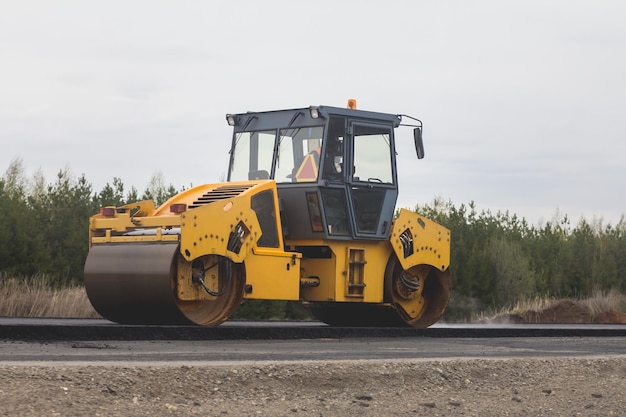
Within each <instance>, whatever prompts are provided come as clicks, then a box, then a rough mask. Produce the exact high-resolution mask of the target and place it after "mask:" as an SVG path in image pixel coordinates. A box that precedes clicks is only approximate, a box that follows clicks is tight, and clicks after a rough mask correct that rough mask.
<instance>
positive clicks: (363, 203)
mask: <svg viewBox="0 0 626 417" xmlns="http://www.w3.org/2000/svg"><path fill="white" fill-rule="evenodd" d="M348 135H349V139H350V140H349V141H348V143H349V146H350V149H349V161H350V164H349V165H348V167H346V171H347V172H346V177H347V185H348V187H347V188H348V196H349V198H348V200H349V205H350V212H351V214H352V215H351V216H350V217H351V220H352V229H353V231H354V235H355V237H359V238H367V239H386V238H387V237H388V235H389V230H390V227H391V220H392V218H393V213H394V209H395V204H396V200H397V197H398V186H397V179H396V161H395V146H394V136H393V126H392V125H391V124H380V123H369V122H362V121H350V122H349V128H348Z"/></svg>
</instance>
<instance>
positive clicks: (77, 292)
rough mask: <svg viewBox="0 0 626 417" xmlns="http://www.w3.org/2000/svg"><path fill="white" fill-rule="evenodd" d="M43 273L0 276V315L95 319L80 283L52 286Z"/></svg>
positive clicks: (96, 315)
mask: <svg viewBox="0 0 626 417" xmlns="http://www.w3.org/2000/svg"><path fill="white" fill-rule="evenodd" d="M47 281H48V280H47V278H46V277H45V276H44V275H37V276H34V277H28V278H8V277H0V300H2V301H1V302H0V316H5V317H67V318H99V317H100V315H99V314H98V313H96V311H95V310H94V308H93V307H92V306H91V303H90V302H89V299H88V298H87V293H86V292H85V288H84V287H82V286H75V287H68V288H54V287H52V286H50V285H49V284H48V283H47Z"/></svg>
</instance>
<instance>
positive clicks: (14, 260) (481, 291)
mask: <svg viewBox="0 0 626 417" xmlns="http://www.w3.org/2000/svg"><path fill="white" fill-rule="evenodd" d="M178 191H179V190H177V189H176V188H175V187H174V186H172V185H171V184H169V185H166V184H165V181H164V180H163V175H162V174H161V173H157V174H154V175H153V177H152V179H151V181H150V183H149V185H148V187H147V188H146V190H145V191H144V192H143V193H141V194H140V193H139V192H138V191H137V190H136V189H135V188H134V187H131V188H130V189H128V190H127V189H126V188H125V185H124V184H123V182H122V180H121V179H119V178H113V180H112V182H111V183H107V184H106V185H105V186H104V187H103V188H102V189H101V190H99V191H95V190H94V189H93V186H92V185H91V184H90V183H89V181H88V180H87V179H86V178H85V176H84V175H82V176H80V177H78V178H75V177H74V176H73V175H72V174H71V172H70V171H69V170H68V169H62V170H60V171H59V173H58V174H57V176H56V178H55V179H54V180H53V181H52V182H50V183H46V181H45V179H44V177H43V175H42V174H41V173H36V174H35V175H34V176H32V178H26V175H25V173H24V168H23V164H22V161H21V160H20V159H16V160H14V161H13V162H12V163H11V164H10V166H9V168H8V169H7V170H6V172H5V173H4V175H3V176H2V177H1V178H0V277H16V276H17V277H21V276H24V277H28V276H32V275H35V274H43V275H45V276H46V277H48V278H47V279H49V280H50V284H51V285H54V286H61V287H62V286H67V285H77V284H80V283H82V279H83V266H84V262H85V259H86V256H87V250H88V242H87V240H88V237H87V236H88V225H89V217H90V216H91V215H93V214H94V213H96V212H97V211H98V210H99V209H100V208H101V207H104V206H108V205H115V206H120V205H123V204H127V203H131V202H134V201H138V200H143V199H154V200H155V202H156V203H157V204H160V203H163V202H164V201H165V200H167V199H168V198H169V197H171V196H172V195H174V194H176V193H177V192H178ZM415 210H416V211H417V212H418V213H420V214H423V215H425V216H426V217H428V218H431V219H433V220H435V221H437V222H439V223H441V224H443V225H444V226H446V227H448V228H449V229H450V230H451V236H452V238H451V251H452V253H451V258H452V259H451V265H452V267H451V268H452V278H453V298H452V302H451V305H450V308H449V310H448V313H447V314H446V318H448V319H458V318H462V317H467V316H468V314H469V313H475V312H479V311H486V310H497V309H499V308H502V307H506V306H511V305H513V304H514V303H515V302H516V301H518V300H520V299H525V298H526V299H528V298H533V297H545V296H554V297H586V296H590V295H592V294H594V293H595V292H598V291H609V290H616V291H619V292H621V293H624V292H626V221H625V220H624V218H622V219H621V220H620V221H619V222H618V223H617V224H616V225H612V224H606V225H605V224H603V222H602V221H601V220H594V221H592V222H588V221H587V220H585V219H581V220H580V221H579V222H578V223H576V224H574V225H573V224H572V222H571V220H570V219H569V218H568V217H567V216H566V215H564V216H558V217H556V218H555V219H553V220H552V221H548V222H545V223H544V224H542V225H531V224H529V223H528V222H527V221H526V220H525V219H524V218H520V217H518V216H517V215H515V214H510V213H509V212H497V213H492V212H490V211H484V210H483V211H478V210H477V209H476V206H475V204H474V203H473V202H471V203H469V204H461V205H460V206H455V205H454V204H453V203H452V202H449V201H448V202H446V201H443V200H441V199H436V200H434V201H433V202H432V203H429V204H424V205H418V206H417V207H416V209H415Z"/></svg>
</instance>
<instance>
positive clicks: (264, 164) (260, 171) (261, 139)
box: [228, 126, 324, 183]
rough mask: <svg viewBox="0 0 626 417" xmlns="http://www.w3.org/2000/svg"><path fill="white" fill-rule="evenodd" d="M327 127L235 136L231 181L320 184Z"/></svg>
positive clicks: (298, 128) (266, 131)
mask: <svg viewBox="0 0 626 417" xmlns="http://www.w3.org/2000/svg"><path fill="white" fill-rule="evenodd" d="M323 135H324V128H323V126H313V127H295V128H285V129H276V130H263V131H250V132H237V133H235V140H234V146H233V149H232V151H231V152H232V155H231V156H232V159H231V166H230V172H229V176H228V179H229V181H247V180H258V179H270V178H271V179H275V180H276V181H277V182H279V183H289V182H316V181H317V178H318V172H319V156H320V149H321V146H322V138H323Z"/></svg>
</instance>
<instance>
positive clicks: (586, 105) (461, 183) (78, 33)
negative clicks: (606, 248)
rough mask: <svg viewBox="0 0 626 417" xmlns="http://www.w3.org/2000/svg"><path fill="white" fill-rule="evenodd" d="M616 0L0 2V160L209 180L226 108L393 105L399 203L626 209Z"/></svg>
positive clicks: (222, 163)
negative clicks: (415, 129)
mask: <svg viewBox="0 0 626 417" xmlns="http://www.w3.org/2000/svg"><path fill="white" fill-rule="evenodd" d="M625 22H626V2H623V1H591V0H590V1H546V0H537V1H527V0H525V1H513V2H511V1H429V2H426V1H393V0H387V1H365V0H363V1H325V0H316V1H312V2H311V1H306V2H305V1H271V0H269V1H268V0H265V1H245V0H238V1H75V2H71V1H54V2H49V1H11V0H0V145H1V150H0V175H1V174H2V173H3V172H5V171H6V168H7V167H8V166H9V164H10V162H11V161H12V160H14V159H15V158H21V159H22V160H23V162H24V165H25V168H26V170H27V173H28V175H32V174H34V173H35V171H37V170H38V169H41V170H42V172H43V174H44V175H45V177H46V180H47V181H48V182H52V181H53V180H54V178H55V175H56V173H57V172H58V171H59V170H60V169H63V168H65V167H66V166H67V167H69V169H70V170H71V171H72V172H73V174H74V175H75V176H80V175H81V174H85V176H86V178H87V179H88V180H89V181H90V182H91V183H92V184H93V186H94V190H96V191H99V190H100V189H101V188H102V187H103V186H104V184H106V183H107V182H112V180H113V177H119V178H121V179H122V181H123V183H124V184H125V185H126V187H127V188H129V187H130V186H131V185H134V186H135V187H136V188H137V189H138V190H139V191H140V192H142V191H143V190H144V189H145V186H146V185H147V183H148V181H149V180H150V178H151V176H152V175H153V174H154V173H155V172H158V171H161V172H162V173H163V175H164V176H165V180H166V182H167V183H168V184H169V183H172V184H173V185H174V186H176V187H177V188H180V187H183V186H185V187H188V186H189V185H191V184H193V185H199V184H202V183H208V182H216V181H220V180H222V179H223V178H224V177H225V175H226V170H227V164H228V147H229V145H230V129H229V127H228V125H227V124H226V121H225V119H224V115H225V114H226V113H236V112H244V111H248V110H254V111H261V110H275V109H281V108H295V107H307V106H309V105H312V104H315V105H330V106H345V104H346V102H347V100H348V98H355V99H357V101H358V106H359V108H360V109H363V110H372V111H380V112H386V113H405V114H410V115H412V116H415V117H418V118H420V119H422V120H423V122H424V141H425V148H426V158H425V159H423V160H421V161H417V160H416V158H415V154H414V151H413V149H412V146H411V140H412V137H411V131H410V130H409V129H406V130H403V131H400V132H398V134H397V139H398V152H399V176H400V198H399V201H398V203H399V205H400V206H402V207H413V206H415V204H418V203H419V204H422V203H427V202H432V201H433V199H434V198H436V197H440V198H443V199H444V200H451V201H452V202H453V203H454V204H455V205H457V206H458V205H460V204H461V203H466V204H467V203H468V202H470V201H475V202H476V205H477V207H478V208H479V209H489V210H492V211H494V212H495V211H498V210H502V211H504V210H509V212H510V213H516V214H517V215H518V216H522V217H525V218H527V219H528V220H529V221H530V222H531V223H534V224H537V223H542V222H545V221H549V220H552V219H553V218H554V217H555V215H556V213H557V211H558V213H560V214H561V215H563V214H567V215H568V216H569V217H570V218H572V219H573V221H574V223H576V222H578V220H579V219H580V218H581V216H584V217H585V218H586V219H587V220H593V219H594V218H596V219H598V218H603V219H604V222H605V223H607V222H611V223H617V221H619V219H620V216H621V215H622V214H623V213H626V169H625V168H626V127H625V125H624V123H625V121H626V117H625V116H626V80H625V77H626V23H625Z"/></svg>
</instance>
